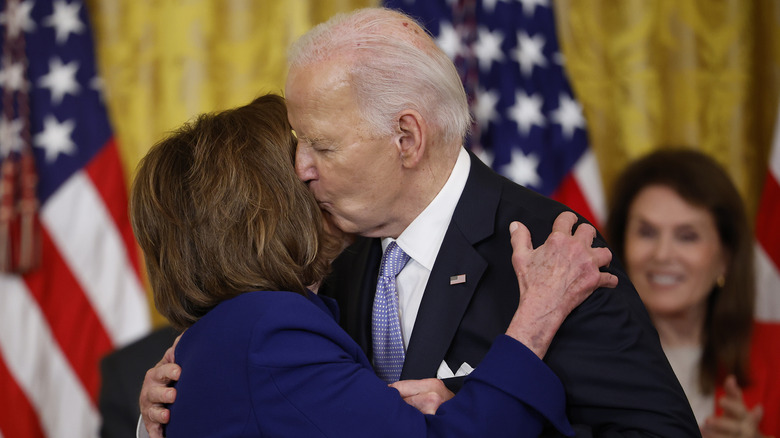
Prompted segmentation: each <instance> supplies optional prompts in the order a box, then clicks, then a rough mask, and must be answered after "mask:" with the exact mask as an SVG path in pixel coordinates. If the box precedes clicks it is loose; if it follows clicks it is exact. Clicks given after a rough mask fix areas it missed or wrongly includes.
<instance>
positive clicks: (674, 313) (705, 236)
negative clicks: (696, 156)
mask: <svg viewBox="0 0 780 438" xmlns="http://www.w3.org/2000/svg"><path fill="white" fill-rule="evenodd" d="M626 225H627V226H626V236H625V237H626V239H625V242H626V243H625V245H626V247H625V258H626V268H627V270H628V275H629V277H630V278H631V281H632V282H633V283H634V286H636V289H637V291H638V292H639V295H640V296H641V297H642V301H643V302H644V303H645V306H646V307H647V310H648V311H649V312H650V313H651V314H652V315H653V316H655V317H657V316H664V317H680V316H686V315H690V316H692V315H696V314H698V315H703V312H705V311H706V300H707V296H708V295H709V294H710V292H711V291H712V288H713V286H714V285H715V283H716V281H717V279H718V277H719V276H721V275H725V273H726V259H727V256H726V251H725V249H724V248H723V245H722V243H721V240H720V236H719V235H718V231H717V228H716V225H715V219H714V217H713V216H712V214H711V213H710V212H709V211H708V210H706V209H704V208H701V207H698V206H694V205H691V204H689V203H688V202H687V201H685V200H684V199H683V198H681V197H680V196H679V195H678V194H677V192H675V191H674V190H672V189H671V188H669V187H667V186H663V185H651V186H648V187H646V188H644V189H643V190H642V191H640V192H639V194H638V195H637V196H636V198H634V201H633V203H632V204H631V206H630V208H629V212H628V222H627V224H626Z"/></svg>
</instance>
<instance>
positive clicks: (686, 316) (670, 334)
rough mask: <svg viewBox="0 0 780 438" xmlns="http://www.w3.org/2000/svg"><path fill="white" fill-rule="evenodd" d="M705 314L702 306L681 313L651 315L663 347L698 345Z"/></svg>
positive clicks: (700, 340)
mask: <svg viewBox="0 0 780 438" xmlns="http://www.w3.org/2000/svg"><path fill="white" fill-rule="evenodd" d="M705 316H706V308H705V307H704V306H702V307H701V308H697V309H689V310H688V311H686V312H683V313H677V314H665V315H651V317H652V319H653V324H654V325H655V328H656V330H658V336H659V337H660V338H661V345H663V347H664V348H675V347H692V346H700V345H701V343H702V331H703V330H704V319H705Z"/></svg>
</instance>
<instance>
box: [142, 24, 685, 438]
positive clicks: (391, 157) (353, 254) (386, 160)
mask: <svg viewBox="0 0 780 438" xmlns="http://www.w3.org/2000/svg"><path fill="white" fill-rule="evenodd" d="M285 92H286V98H287V104H288V111H289V118H290V123H291V125H292V126H293V129H294V130H295V132H296V135H297V136H298V140H299V143H298V148H297V151H296V156H295V166H296V172H297V173H298V176H299V177H300V178H301V179H302V180H303V181H305V182H306V183H307V184H308V186H309V188H310V189H311V191H312V192H313V193H314V195H315V197H316V198H317V200H318V201H319V202H320V205H321V207H322V210H323V211H324V213H325V216H326V218H327V219H328V220H329V221H330V222H331V223H332V224H333V225H335V227H337V228H338V229H340V230H342V231H343V232H344V233H347V234H350V235H357V236H358V237H356V240H355V242H354V243H353V244H352V245H351V246H350V247H349V248H347V249H346V250H345V251H344V253H343V254H342V255H341V256H340V257H339V259H337V260H336V261H335V262H334V265H333V273H332V275H331V276H330V277H329V278H328V280H326V282H325V284H323V285H322V287H321V288H320V293H322V294H325V295H330V296H332V297H334V298H336V299H337V300H338V302H339V304H340V306H341V324H342V326H343V327H344V328H345V329H346V330H347V332H349V334H350V335H351V336H352V337H353V338H354V339H355V340H356V341H357V342H358V344H360V345H361V347H362V348H363V349H364V351H366V353H367V355H368V357H369V358H372V360H373V363H374V366H375V368H376V371H377V373H378V374H379V375H380V377H382V378H384V379H386V380H387V381H388V382H393V381H395V380H398V379H401V380H405V379H426V380H421V381H419V382H415V383H413V384H412V385H411V386H413V387H414V389H412V390H409V389H406V388H404V389H402V390H401V392H402V395H404V396H409V398H408V401H409V402H410V403H412V404H415V405H418V406H421V407H422V405H423V403H421V402H420V401H419V399H417V398H415V397H414V394H416V393H419V392H423V393H426V392H429V393H434V394H437V396H438V397H440V398H439V400H441V399H446V398H447V397H448V395H447V394H448V391H447V389H445V388H444V385H446V387H447V388H448V389H449V390H451V391H457V390H458V389H459V387H460V384H461V382H462V379H463V377H464V376H466V375H468V374H469V372H471V370H473V369H474V368H476V367H478V366H479V364H480V361H481V360H482V358H483V357H484V355H485V353H486V352H487V351H488V349H489V347H490V344H491V342H492V341H493V340H494V339H495V337H496V336H497V335H499V334H501V333H503V332H504V330H505V329H506V327H507V325H508V324H509V322H510V319H511V317H512V315H513V312H514V309H515V308H516V307H517V302H518V301H517V300H518V289H517V285H516V283H515V279H516V276H515V272H514V270H513V267H512V263H511V260H510V256H511V250H512V249H511V246H510V245H509V233H508V227H509V223H510V222H511V221H513V220H519V221H520V222H522V223H523V224H525V225H526V227H527V228H528V229H529V230H530V232H531V235H532V240H533V243H534V245H540V244H542V243H543V242H544V240H545V239H546V238H547V236H548V235H549V234H550V232H551V229H552V224H553V222H554V220H555V218H556V217H557V216H558V215H559V214H560V213H561V212H563V211H565V210H567V208H566V207H565V206H563V205H560V204H558V203H556V202H554V201H551V200H549V199H547V198H544V197H542V196H539V195H537V194H535V193H533V192H531V191H530V190H527V189H525V188H523V187H521V186H518V185H516V184H514V183H512V182H510V181H508V180H506V179H504V178H502V177H501V176H499V175H497V174H496V173H494V172H493V171H492V170H490V169H489V168H487V167H486V166H485V165H484V164H482V163H481V162H479V160H478V159H477V158H476V157H475V156H474V155H472V154H470V153H469V152H467V151H466V150H465V149H464V148H463V146H462V143H463V139H464V138H465V136H466V134H467V131H468V126H469V125H470V117H469V114H468V106H467V103H466V96H465V93H464V91H463V87H462V85H461V83H460V80H459V77H458V74H457V72H456V70H455V68H454V66H453V65H452V62H451V61H450V60H449V59H448V58H447V56H446V55H445V54H444V53H443V52H442V51H441V50H440V49H439V48H438V47H436V45H435V43H434V41H433V40H432V39H431V38H430V36H429V35H428V34H427V33H426V32H425V30H424V29H422V28H421V27H420V26H419V25H418V24H417V23H416V22H415V21H414V20H412V19H411V18H409V17H407V16H405V15H403V14H400V13H397V12H394V11H389V10H385V9H364V10H360V11H356V12H354V13H352V14H349V15H342V16H337V17H334V18H333V19H331V20H329V21H328V22H327V23H324V24H323V25H320V26H318V27H316V28H314V29H313V30H312V31H310V32H309V33H307V34H306V35H304V36H303V37H302V38H301V39H300V40H299V41H298V42H297V43H296V44H294V46H293V47H292V49H291V52H290V70H289V76H288V80H287V85H286V90H285ZM393 242H394V244H393V245H391V243H393ZM594 244H595V245H597V246H605V243H604V241H603V239H602V238H601V236H597V237H596V240H595V243H594ZM388 246H393V247H394V246H397V247H400V248H401V249H402V250H403V252H402V257H404V259H405V260H406V259H408V261H406V264H405V266H404V267H403V269H402V270H401V271H400V274H398V275H397V278H396V284H395V287H394V288H393V289H395V288H396V287H397V292H396V291H395V290H394V292H395V293H394V294H393V295H391V296H389V297H385V296H384V292H386V289H387V288H386V287H379V289H377V277H378V273H379V267H380V260H381V259H382V253H383V251H384V248H387V247H388ZM535 269H540V270H545V269H547V267H546V266H544V265H540V266H537V267H535ZM609 271H610V272H611V273H613V274H615V275H616V276H617V277H618V278H619V285H618V287H617V288H616V289H615V290H597V291H596V292H595V293H594V294H593V295H592V296H591V297H590V298H588V299H587V300H586V301H585V302H584V303H583V304H581V305H580V306H579V307H578V308H577V309H575V311H574V312H572V313H571V315H570V316H569V317H568V318H567V319H566V321H565V322H564V324H563V325H562V326H561V328H560V331H559V332H558V334H557V335H556V337H555V340H554V341H553V343H552V345H550V348H549V350H548V353H547V356H546V357H545V362H546V363H547V364H548V365H549V366H550V368H551V369H552V370H553V371H554V372H555V373H556V374H557V375H558V376H559V377H560V379H561V381H562V382H563V384H564V387H565V390H566V396H567V414H568V416H569V420H570V421H571V423H572V424H573V425H574V428H575V430H576V431H577V434H578V436H664V437H672V436H673V437H684V436H699V431H698V427H697V426H696V422H695V420H694V418H693V415H692V413H691V410H690V407H689V406H688V403H687V400H686V398H685V395H684V394H683V392H682V389H681V387H680V385H679V383H678V382H677V379H676V378H675V377H674V374H673V372H672V370H671V368H670V366H669V364H668V362H667V360H666V358H665V356H664V354H663V351H662V350H661V347H660V344H659V341H658V336H657V334H656V332H655V330H654V328H653V326H652V324H651V322H650V320H649V318H648V315H647V312H646V311H645V309H644V307H643V306H642V303H641V301H640V299H639V297H638V295H637V293H636V291H635V290H634V288H633V286H632V285H631V283H630V282H629V280H628V278H627V277H626V275H625V273H624V272H623V271H622V269H621V268H620V267H618V266H615V264H614V263H613V266H612V267H611V268H610V270H609ZM551 280H552V279H551ZM381 284H382V282H381V281H380V286H381ZM537 286H538V285H537ZM377 290H379V292H377ZM399 316H400V320H399V319H398V317H399ZM538 317H539V318H540V319H542V318H544V317H545V315H543V314H540V315H539V316H538ZM170 359H171V355H170V354H169V355H167V358H166V359H164V360H163V361H162V362H161V363H160V364H159V365H158V366H157V367H156V368H154V369H152V370H150V372H149V373H147V378H146V380H145V383H144V389H143V390H142V393H141V400H140V402H141V408H142V413H143V419H144V422H145V423H146V426H147V428H148V429H149V430H150V431H152V432H153V435H155V434H156V433H158V431H159V429H160V428H159V422H161V421H167V416H168V411H167V410H165V409H163V407H162V405H161V403H163V402H170V401H172V400H173V399H174V397H175V390H173V389H171V388H164V384H165V383H167V382H168V381H169V380H171V379H175V378H176V377H177V376H178V373H179V372H180V370H179V368H178V367H177V366H176V365H175V364H172V363H168V362H169V361H170ZM435 377H437V378H438V379H439V380H433V379H430V378H435ZM442 383H443V384H442ZM550 433H554V430H552V429H551V430H550Z"/></svg>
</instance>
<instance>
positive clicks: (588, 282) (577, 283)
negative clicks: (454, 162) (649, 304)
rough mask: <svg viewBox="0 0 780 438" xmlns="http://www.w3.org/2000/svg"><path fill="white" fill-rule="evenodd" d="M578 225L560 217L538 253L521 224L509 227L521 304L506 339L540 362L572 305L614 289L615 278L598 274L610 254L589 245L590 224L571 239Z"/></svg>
mask: <svg viewBox="0 0 780 438" xmlns="http://www.w3.org/2000/svg"><path fill="white" fill-rule="evenodd" d="M576 223H577V216H576V215H575V214H574V213H572V212H569V211H567V212H563V213H561V214H560V215H559V216H558V217H557V218H556V219H555V222H554V223H553V228H552V232H551V233H550V235H549V236H548V237H547V240H546V241H545V242H544V244H542V245H541V246H539V247H538V248H536V249H534V248H533V244H532V242H531V233H530V232H529V231H528V228H526V227H525V225H523V224H521V223H520V222H513V223H512V224H511V225H510V227H509V229H510V232H511V236H512V249H513V253H512V266H514V268H515V272H516V273H517V280H518V284H519V287H520V303H519V305H518V308H517V312H515V317H514V318H513V319H512V322H511V323H510V325H509V329H507V335H509V336H512V337H514V338H515V339H517V340H519V341H520V342H522V343H523V344H525V346H526V347H528V348H529V349H531V351H533V352H534V353H536V355H537V356H539V357H540V358H542V357H544V355H545V354H546V353H547V347H549V345H550V342H551V341H552V338H553V336H554V335H555V333H556V331H557V330H558V328H559V327H560V325H561V323H563V320H564V319H566V317H567V316H568V315H569V313H571V311H572V310H573V309H574V308H575V307H577V306H578V305H579V304H580V303H582V302H583V301H584V300H585V299H586V298H587V297H588V296H590V294H591V293H593V291H594V290H596V289H597V288H599V287H615V286H617V282H618V279H617V277H616V276H614V275H612V274H610V273H608V272H601V271H599V268H600V267H602V266H607V265H608V264H609V262H610V261H611V260H612V252H611V251H610V250H609V249H607V248H593V247H592V245H593V239H594V238H595V237H596V229H595V228H593V226H591V225H589V224H585V223H583V224H580V225H579V226H578V227H577V230H576V231H575V232H574V234H573V235H572V229H573V227H574V225H575V224H576Z"/></svg>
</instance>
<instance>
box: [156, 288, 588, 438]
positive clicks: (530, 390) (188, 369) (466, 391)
mask: <svg viewBox="0 0 780 438" xmlns="http://www.w3.org/2000/svg"><path fill="white" fill-rule="evenodd" d="M307 298H308V299H307ZM326 300H327V301H326ZM336 309H337V307H336V305H335V303H333V302H332V300H328V299H325V300H323V299H322V298H320V297H318V296H317V295H315V294H309V295H308V297H304V296H303V295H300V294H296V293H292V292H278V291H277V292H268V291H264V292H250V293H245V294H242V295H239V296H238V297H236V298H233V299H231V300H228V301H225V302H222V303H221V304H219V305H218V306H217V307H216V308H214V309H213V310H211V311H210V312H209V313H207V314H206V315H205V316H204V317H203V318H201V319H200V320H199V321H198V322H196V323H195V324H194V325H193V326H192V327H190V328H189V329H188V330H187V331H186V332H185V333H184V335H183V336H182V338H181V340H180V342H179V344H178V346H177V347H176V362H177V363H178V364H180V365H181V367H182V374H181V378H180V379H179V381H178V383H177V384H176V390H177V395H176V402H175V403H173V404H172V405H171V406H170V409H171V422H170V423H169V424H168V426H167V429H166V434H167V436H168V437H198V436H204V437H228V436H229V437H250V436H251V437H334V438H346V437H349V438H351V437H403V438H412V437H423V436H437V437H503V436H506V437H526V436H527V437H531V436H534V437H535V436H538V435H539V433H540V432H541V430H542V428H543V426H544V425H545V424H548V423H549V422H552V424H554V425H555V426H556V427H557V428H558V429H559V430H560V431H562V433H566V434H570V433H572V432H573V431H572V429H571V426H570V425H569V423H568V421H567V420H566V416H565V412H564V406H565V401H564V394H563V387H562V386H561V383H560V381H559V380H558V378H557V377H556V376H555V375H554V374H553V373H552V372H551V371H550V370H549V368H548V367H547V366H546V365H544V363H543V362H542V361H541V360H539V359H538V358H537V357H536V356H535V355H534V354H533V353H532V352H531V351H530V350H528V349H527V348H525V347H524V346H523V345H522V344H520V343H519V342H517V341H515V340H513V339H511V338H509V337H508V336H505V335H502V336H500V337H499V338H498V339H497V340H496V342H495V343H494V346H493V348H492V349H491V350H490V352H489V353H488V354H487V356H486V357H485V359H484V360H483V362H482V364H481V366H480V368H479V369H478V370H477V371H474V372H473V373H472V375H471V376H470V377H469V378H468V379H467V380H466V382H465V383H464V385H463V389H462V390H461V391H460V393H459V394H458V395H457V396H456V397H455V398H453V399H452V400H449V401H447V402H446V403H444V404H442V406H441V407H440V408H439V410H438V412H437V414H436V415H423V414H421V413H420V412H419V411H418V410H417V409H415V408H413V407H411V406H409V405H408V404H406V403H405V402H404V401H403V400H402V399H401V397H400V395H399V393H398V391H396V390H395V389H393V388H390V387H388V386H387V385H386V384H385V383H384V382H383V381H382V380H380V379H379V378H378V377H376V375H375V374H374V371H373V369H372V368H371V366H370V364H369V362H368V359H367V358H366V356H365V354H363V351H362V350H361V349H360V347H359V346H358V345H357V344H356V343H355V342H354V341H353V340H352V339H351V338H350V337H349V336H348V335H347V333H345V332H344V331H343V330H342V329H341V328H340V327H339V326H338V324H337V323H336V320H335V316H336V315H335V313H334V312H335V311H336Z"/></svg>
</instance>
